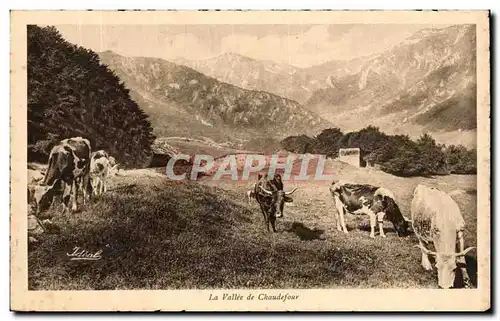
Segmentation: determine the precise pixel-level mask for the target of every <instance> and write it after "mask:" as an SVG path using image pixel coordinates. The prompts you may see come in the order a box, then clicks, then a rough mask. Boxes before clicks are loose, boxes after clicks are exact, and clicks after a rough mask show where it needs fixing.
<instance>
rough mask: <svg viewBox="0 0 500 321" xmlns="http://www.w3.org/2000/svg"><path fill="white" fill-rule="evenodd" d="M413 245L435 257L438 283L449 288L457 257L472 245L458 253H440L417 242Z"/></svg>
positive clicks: (465, 252)
mask: <svg viewBox="0 0 500 321" xmlns="http://www.w3.org/2000/svg"><path fill="white" fill-rule="evenodd" d="M415 247H418V248H420V249H421V250H422V251H423V252H424V253H425V254H427V255H431V256H434V257H435V258H436V269H437V270H438V285H439V287H440V288H442V289H449V288H451V287H452V286H453V283H454V281H455V269H456V268H457V258H458V257H461V256H464V255H465V254H467V252H469V251H470V250H472V249H474V247H468V248H466V249H465V250H463V251H462V252H459V253H441V252H433V251H430V250H428V249H426V248H425V247H424V246H422V245H420V244H418V245H415Z"/></svg>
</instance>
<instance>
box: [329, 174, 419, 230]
mask: <svg viewBox="0 0 500 321" xmlns="http://www.w3.org/2000/svg"><path fill="white" fill-rule="evenodd" d="M330 193H331V194H332V197H333V199H334V202H335V208H336V210H337V213H336V216H337V230H339V231H344V233H346V234H347V233H349V232H348V231H347V227H346V224H345V218H344V213H345V212H350V213H351V214H355V215H356V214H363V215H368V216H369V217H370V237H371V238H374V237H375V224H376V221H378V225H379V230H380V236H382V237H385V234H384V230H383V224H384V218H385V219H387V220H389V221H391V222H392V224H393V225H394V229H395V230H396V232H397V233H398V236H400V237H403V236H407V235H409V234H410V232H409V231H408V219H407V218H405V217H404V216H403V214H401V211H400V210H399V207H398V205H397V204H396V201H395V198H394V194H393V193H392V192H391V191H389V190H388V189H386V188H384V187H377V186H372V185H367V184H356V183H350V182H345V181H338V182H333V183H332V185H331V186H330Z"/></svg>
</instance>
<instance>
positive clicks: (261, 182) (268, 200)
mask: <svg viewBox="0 0 500 321" xmlns="http://www.w3.org/2000/svg"><path fill="white" fill-rule="evenodd" d="M296 190H297V188H294V189H293V190H291V191H290V192H285V191H283V181H282V179H281V175H280V174H276V175H274V177H273V178H272V179H268V178H267V177H266V176H262V175H261V174H259V176H258V181H257V183H256V184H255V187H254V195H255V199H256V200H257V202H258V203H259V206H260V209H261V211H262V215H264V224H265V225H266V229H267V231H268V232H270V230H269V224H271V227H272V229H273V231H274V232H276V218H279V217H283V207H284V205H285V202H292V201H293V199H292V197H291V195H292V194H293V193H294V192H295V191H296Z"/></svg>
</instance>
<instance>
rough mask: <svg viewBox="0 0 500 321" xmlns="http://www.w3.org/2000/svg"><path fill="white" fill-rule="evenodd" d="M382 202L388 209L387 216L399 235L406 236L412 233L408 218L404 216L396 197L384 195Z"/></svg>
mask: <svg viewBox="0 0 500 321" xmlns="http://www.w3.org/2000/svg"><path fill="white" fill-rule="evenodd" d="M382 203H383V205H384V207H385V209H386V210H385V213H386V215H387V218H388V219H389V220H390V221H391V222H392V224H393V225H394V229H395V230H396V232H397V233H398V236H399V237H405V236H408V235H410V230H409V225H408V220H407V219H406V218H405V217H404V216H403V214H402V213H401V211H400V210H399V207H398V205H397V204H396V202H395V201H394V199H393V198H392V197H389V196H383V197H382Z"/></svg>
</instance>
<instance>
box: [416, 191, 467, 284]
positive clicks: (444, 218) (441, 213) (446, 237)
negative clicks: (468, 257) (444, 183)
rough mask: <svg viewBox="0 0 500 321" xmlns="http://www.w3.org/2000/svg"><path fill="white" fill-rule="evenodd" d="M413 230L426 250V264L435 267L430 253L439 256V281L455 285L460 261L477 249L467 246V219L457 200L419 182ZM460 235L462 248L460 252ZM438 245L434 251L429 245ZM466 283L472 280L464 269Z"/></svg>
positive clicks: (427, 268) (439, 282) (419, 245)
mask: <svg viewBox="0 0 500 321" xmlns="http://www.w3.org/2000/svg"><path fill="white" fill-rule="evenodd" d="M411 218H412V224H413V230H414V232H415V234H416V236H417V238H418V242H419V244H418V245H415V247H418V248H420V250H421V251H422V266H423V268H424V269H426V270H432V266H431V263H430V262H429V257H428V256H429V255H432V256H435V258H436V268H437V270H438V284H439V286H440V287H441V288H443V289H448V288H451V287H452V286H453V283H454V281H455V269H456V267H457V264H456V261H457V258H458V259H459V261H460V263H463V264H465V257H464V256H465V254H466V253H467V252H469V251H470V250H472V249H473V247H469V248H467V249H464V228H465V221H464V219H463V217H462V214H461V213H460V208H459V207H458V205H457V203H455V201H454V200H453V199H452V198H451V197H450V196H449V195H448V194H446V193H444V192H442V191H440V190H438V189H436V188H431V187H427V186H424V185H418V186H417V187H416V188H415V190H414V193H413V201H412V203H411ZM457 237H458V242H459V251H458V253H457V252H456V243H457ZM430 246H433V247H434V251H431V250H430V249H429V247H430ZM462 271H463V276H464V281H465V283H466V285H467V284H468V283H469V282H470V280H469V277H468V274H467V271H466V270H465V269H462Z"/></svg>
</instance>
